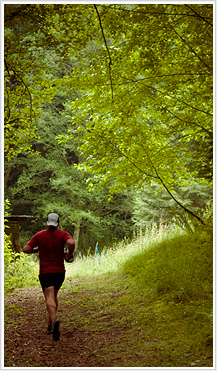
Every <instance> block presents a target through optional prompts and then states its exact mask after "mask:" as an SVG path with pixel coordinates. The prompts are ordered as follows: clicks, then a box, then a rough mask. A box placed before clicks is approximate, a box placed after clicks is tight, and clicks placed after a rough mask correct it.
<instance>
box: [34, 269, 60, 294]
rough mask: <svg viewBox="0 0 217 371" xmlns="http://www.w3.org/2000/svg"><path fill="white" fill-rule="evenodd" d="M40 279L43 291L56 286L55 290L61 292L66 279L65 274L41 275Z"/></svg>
mask: <svg viewBox="0 0 217 371" xmlns="http://www.w3.org/2000/svg"><path fill="white" fill-rule="evenodd" d="M38 277H39V281H40V284H41V287H42V290H43V291H44V290H45V288H47V287H50V286H54V290H59V289H60V287H61V286H62V284H63V281H64V279H65V272H61V273H46V274H39V276H38Z"/></svg>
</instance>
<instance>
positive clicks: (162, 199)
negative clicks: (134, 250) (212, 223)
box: [133, 179, 212, 231]
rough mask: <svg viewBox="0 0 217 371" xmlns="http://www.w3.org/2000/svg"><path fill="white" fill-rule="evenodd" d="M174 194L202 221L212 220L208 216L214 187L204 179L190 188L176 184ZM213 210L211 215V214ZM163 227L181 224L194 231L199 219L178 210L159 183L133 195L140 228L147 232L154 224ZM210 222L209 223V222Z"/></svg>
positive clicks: (189, 182)
mask: <svg viewBox="0 0 217 371" xmlns="http://www.w3.org/2000/svg"><path fill="white" fill-rule="evenodd" d="M173 194H174V195H175V197H176V199H177V200H180V201H181V200H182V204H183V205H184V206H185V207H188V208H190V209H191V210H192V211H194V213H195V214H197V215H200V216H201V217H202V219H204V220H205V223H206V220H207V219H208V218H207V216H206V213H207V212H208V209H210V211H211V208H212V187H211V185H209V184H208V183H207V182H204V181H201V180H200V179H191V181H187V182H186V185H181V186H180V185H175V186H174V191H173ZM210 211H209V212H210ZM153 221H154V222H156V223H157V225H158V226H160V225H161V224H164V225H165V224H171V223H172V224H173V223H174V222H175V223H177V224H178V225H179V226H180V227H181V228H183V229H185V230H187V231H194V230H196V228H197V227H198V222H197V220H193V218H190V216H189V214H187V213H186V212H185V211H183V210H182V209H180V208H177V204H176V202H175V201H174V200H173V199H171V197H170V196H169V195H168V193H167V192H166V190H165V189H163V188H162V187H160V186H159V185H158V184H157V183H156V182H154V181H153V182H151V184H150V185H147V184H144V185H143V186H142V187H141V188H139V189H135V190H134V193H133V222H134V223H135V225H136V226H138V227H141V228H142V229H143V230H146V229H147V228H148V226H149V224H151V223H152V222H153ZM207 221H208V220H207Z"/></svg>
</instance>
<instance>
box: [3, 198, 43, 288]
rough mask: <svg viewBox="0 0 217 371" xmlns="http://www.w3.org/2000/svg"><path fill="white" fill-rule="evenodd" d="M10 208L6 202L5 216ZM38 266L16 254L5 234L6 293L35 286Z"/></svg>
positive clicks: (29, 258) (21, 254)
mask: <svg viewBox="0 0 217 371" xmlns="http://www.w3.org/2000/svg"><path fill="white" fill-rule="evenodd" d="M9 208H10V202H9V200H7V199H6V200H5V215H8V210H9ZM38 269H39V268H38V264H37V263H35V262H34V261H33V259H32V258H31V257H30V256H26V255H24V253H15V252H14V251H13V249H12V246H11V241H10V236H8V235H7V234H6V233H5V232H4V291H5V292H10V291H13V290H14V289H16V288H20V287H28V286H31V285H35V284H36V283H37V278H38Z"/></svg>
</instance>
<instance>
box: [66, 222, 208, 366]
mask: <svg viewBox="0 0 217 371" xmlns="http://www.w3.org/2000/svg"><path fill="white" fill-rule="evenodd" d="M212 256H213V253H212V235H211V234H210V232H208V230H205V229H204V230H202V229H201V230H200V231H198V232H197V233H194V234H190V235H189V234H184V233H183V232H181V231H180V230H178V229H176V230H175V229H172V230H169V231H168V230H166V231H160V232H159V231H158V232H155V233H154V234H152V235H151V236H150V235H148V236H141V237H140V238H139V239H137V240H134V241H133V242H132V243H130V244H125V243H124V242H122V243H120V244H119V245H116V246H114V248H113V249H111V250H105V249H104V250H103V251H102V252H101V254H100V256H97V255H96V256H94V257H93V256H89V257H83V258H82V259H80V260H79V259H77V260H76V261H75V262H74V263H73V264H71V265H69V264H68V265H67V278H68V279H67V280H66V283H65V284H64V285H65V286H64V287H63V288H65V290H66V291H67V292H68V294H69V296H70V292H71V295H72V302H74V292H77V290H78V287H79V292H80V295H81V294H82V302H81V303H80V307H79V308H76V310H78V313H79V310H81V313H83V312H84V309H85V311H87V313H89V314H88V316H87V317H85V318H88V320H87V321H86V322H82V323H79V326H82V327H83V328H85V329H86V330H89V331H98V330H99V331H100V330H102V329H104V330H106V331H112V330H113V329H114V328H115V327H116V328H118V329H119V330H120V331H121V332H123V330H124V332H125V334H127V338H126V344H125V345H124V343H123V341H122V342H121V344H119V346H122V347H125V349H126V346H127V339H129V340H130V353H132V359H133V361H132V363H131V362H130V361H129V357H128V361H127V364H126V363H124V361H123V360H122V361H120V363H117V365H118V366H119V367H121V366H123V367H126V366H132V367H142V366H144V357H145V358H147V357H146V355H147V354H148V355H149V356H148V359H146V361H145V366H146V367H153V366H155V367H162V366H163V367H178V366H180V367H187V366H191V367H193V366H195V367H196V366H200V367H203V366H212V339H213V300H212V272H213V263H212ZM99 263H100V264H99ZM75 282H77V285H78V286H77V288H76V286H74V283H75ZM71 285H72V286H71ZM70 287H71V288H70ZM114 298H115V300H114ZM93 308H94V310H93ZM78 318H80V317H79V315H78ZM82 318H83V317H82ZM82 321H83V320H82ZM112 349H113V347H109V348H108V347H106V349H104V350H103V352H104V353H105V355H106V356H107V357H110V356H114V354H113V355H112V354H110V353H111V352H113V353H114V349H113V350H112ZM127 349H128V351H129V346H128V347H127ZM116 351H117V352H121V349H118V347H117V346H116ZM116 351H115V352H116ZM133 352H134V353H136V354H138V359H137V360H136V361H135V357H133ZM121 353H123V352H121ZM115 354H116V353H115Z"/></svg>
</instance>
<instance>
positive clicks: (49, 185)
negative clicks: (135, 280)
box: [6, 88, 132, 253]
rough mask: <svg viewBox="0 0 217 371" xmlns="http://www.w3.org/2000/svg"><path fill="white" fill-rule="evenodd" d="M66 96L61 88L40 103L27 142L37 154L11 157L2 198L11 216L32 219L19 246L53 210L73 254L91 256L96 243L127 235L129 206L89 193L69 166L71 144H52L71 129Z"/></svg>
mask: <svg viewBox="0 0 217 371" xmlns="http://www.w3.org/2000/svg"><path fill="white" fill-rule="evenodd" d="M66 95H67V99H68V100H69V99H71V96H70V92H69V91H68V92H67V94H66V91H65V88H62V90H59V91H58V95H57V94H56V95H55V96H54V97H53V99H52V102H51V103H47V104H44V107H43V111H42V114H41V118H38V119H36V125H37V128H38V134H39V138H37V139H35V138H34V139H33V140H32V141H31V142H29V144H30V145H31V147H32V148H33V150H35V151H37V154H33V153H30V154H29V153H23V154H19V155H18V156H17V157H16V158H14V160H13V161H14V162H13V167H12V168H11V171H10V175H9V177H8V183H7V189H6V194H7V196H8V197H10V199H11V202H12V213H14V214H20V213H23V214H27V213H28V214H31V215H34V216H35V218H34V220H33V222H32V223H29V222H24V223H22V228H21V241H22V242H24V241H25V242H24V243H26V241H28V239H29V238H30V237H31V236H32V234H34V233H36V231H38V230H40V229H43V228H44V227H45V220H46V216H47V214H48V213H49V212H52V211H55V212H57V213H58V214H59V215H60V227H61V228H63V229H66V230H68V231H69V233H71V234H72V236H73V238H74V240H75V243H76V250H77V249H78V248H79V250H80V251H82V252H83V253H87V251H88V250H90V248H92V252H94V248H95V244H96V242H97V241H98V242H99V244H100V246H104V244H106V245H108V244H109V245H111V244H112V243H113V242H114V240H116V239H118V240H119V239H122V238H124V236H127V237H128V236H130V235H131V233H132V223H131V221H130V218H131V209H132V206H131V204H130V196H128V195H127V194H126V192H125V193H121V194H119V195H116V196H115V197H114V199H113V200H111V201H108V197H107V193H108V190H106V189H105V188H104V189H102V190H100V191H99V190H95V191H93V192H89V190H88V187H87V183H86V177H85V176H83V173H82V172H81V171H80V170H78V169H77V168H76V167H75V164H78V163H79V161H80V160H79V157H80V156H79V152H78V150H77V143H74V142H72V141H71V142H68V143H67V144H64V143H63V144H61V145H58V142H57V137H59V135H60V133H61V134H63V133H67V130H68V129H69V128H70V127H71V125H70V123H68V122H67V113H68V111H67V107H66V108H65V105H66ZM15 160H16V161H15ZM10 163H11V162H10ZM25 230H26V232H25Z"/></svg>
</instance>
